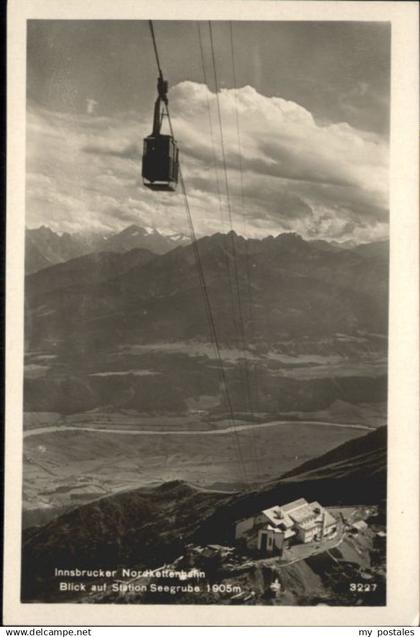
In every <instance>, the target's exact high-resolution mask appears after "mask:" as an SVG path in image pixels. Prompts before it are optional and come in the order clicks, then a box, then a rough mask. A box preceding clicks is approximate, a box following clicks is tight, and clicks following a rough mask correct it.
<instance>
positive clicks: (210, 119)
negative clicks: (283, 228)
mask: <svg viewBox="0 0 420 637" xmlns="http://www.w3.org/2000/svg"><path fill="white" fill-rule="evenodd" d="M197 30H198V40H199V47H200V58H201V68H202V73H203V79H204V83H205V84H206V86H207V87H209V88H210V83H209V81H208V78H207V73H206V65H205V57H204V45H203V38H202V35H201V28H200V23H199V22H197ZM206 98H207V100H206V101H207V113H208V119H209V130H210V138H211V145H212V155H213V165H214V171H215V175H216V187H217V196H218V203H219V210H220V218H221V221H222V224H224V214H223V203H222V192H221V188H220V182H219V172H218V169H217V163H218V159H217V153H216V143H215V138H214V130H213V122H212V117H211V109H210V100H209V96H208V93H207V92H206ZM223 255H224V257H225V261H226V272H227V275H228V276H227V280H228V283H229V289H230V305H231V308H230V310H231V316H232V319H233V321H235V318H234V317H235V292H234V289H233V282H232V277H231V275H230V263H229V254H227V253H226V252H225V250H223ZM235 329H236V326H235Z"/></svg>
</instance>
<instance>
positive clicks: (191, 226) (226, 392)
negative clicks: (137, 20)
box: [149, 20, 249, 486]
mask: <svg viewBox="0 0 420 637" xmlns="http://www.w3.org/2000/svg"><path fill="white" fill-rule="evenodd" d="M149 27H150V32H151V35H152V41H153V47H154V51H155V57H156V64H157V67H158V71H159V75H160V77H161V78H162V79H163V74H162V69H161V66H160V60H159V53H158V49H157V44H156V38H155V34H154V29H153V22H152V20H149ZM165 109H166V115H167V118H168V123H169V129H170V132H171V136H172V138H175V135H174V130H173V126H172V120H171V116H170V113H169V108H168V104H165ZM179 179H180V183H181V188H182V192H183V195H184V201H185V209H186V213H187V222H188V226H189V229H190V233H191V238H192V249H193V252H194V257H195V262H196V266H197V270H198V276H199V282H200V288H201V291H202V295H203V299H204V305H205V310H206V314H207V319H208V323H209V328H210V334H211V337H212V339H213V343H214V346H215V350H216V355H217V360H218V363H219V373H220V377H221V382H222V390H223V394H224V396H225V401H226V405H227V407H228V411H229V415H230V419H231V422H232V428H233V431H234V434H235V442H236V446H237V452H238V458H239V462H240V467H241V470H242V474H243V480H244V485H245V486H246V485H247V484H248V485H249V479H248V476H247V472H246V468H245V461H244V458H243V456H242V450H241V446H240V441H239V436H238V432H237V429H236V425H235V418H234V412H233V406H232V401H231V398H230V393H229V389H228V384H227V377H226V371H225V367H224V363H223V359H222V356H221V352H220V345H219V341H218V337H217V330H216V324H215V320H214V315H213V311H212V307H211V303H210V297H209V293H208V288H207V283H206V279H205V275H204V269H203V264H202V261H201V256H200V251H199V249H198V243H197V235H196V232H195V228H194V222H193V218H192V214H191V208H190V204H189V199H188V195H187V189H186V186H185V181H184V176H183V173H182V169H181V164H179Z"/></svg>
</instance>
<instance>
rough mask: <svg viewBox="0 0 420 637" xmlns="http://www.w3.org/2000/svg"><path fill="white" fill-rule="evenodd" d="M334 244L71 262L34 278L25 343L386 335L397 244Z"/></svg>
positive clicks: (115, 255)
mask: <svg viewBox="0 0 420 637" xmlns="http://www.w3.org/2000/svg"><path fill="white" fill-rule="evenodd" d="M120 238H121V236H120ZM120 238H119V239H118V241H119V240H120ZM107 245H108V244H107ZM328 246H329V244H327V246H325V245H324V244H323V243H322V242H321V245H320V242H310V241H305V240H304V239H303V238H302V237H300V236H299V235H296V234H294V233H286V234H282V235H279V236H278V237H267V238H266V239H262V240H257V239H248V240H246V239H244V238H243V237H241V236H238V235H236V234H235V233H233V232H231V233H229V234H227V235H226V234H220V233H219V234H215V235H212V236H209V237H203V238H202V239H200V240H198V242H197V244H196V245H195V246H193V245H185V246H178V247H177V248H175V249H173V250H171V251H169V252H166V253H164V254H160V255H156V254H152V252H151V251H149V250H145V249H143V248H141V249H140V248H135V249H132V250H129V251H126V252H122V253H120V252H108V251H107V252H106V253H105V252H101V253H99V254H90V255H88V256H84V257H79V258H76V259H72V260H69V261H67V262H65V263H61V264H57V265H54V266H50V267H48V268H44V269H42V270H40V271H39V272H37V273H34V274H31V275H29V276H27V277H26V337H27V339H28V341H29V346H30V347H35V346H39V345H41V344H42V343H44V344H45V342H50V343H51V342H52V341H55V342H66V343H67V344H68V346H71V347H77V346H78V344H79V346H80V342H81V341H83V343H85V344H87V343H89V342H91V343H93V342H94V343H95V347H97V346H98V344H100V343H102V345H104V344H105V343H109V342H111V341H113V342H118V344H119V345H120V346H121V345H124V343H134V342H136V343H148V342H156V341H162V340H166V341H177V340H178V341H179V340H184V341H185V340H191V339H199V340H207V341H208V340H210V333H209V319H210V321H213V323H214V325H215V329H216V331H217V336H218V338H219V340H220V342H221V343H226V344H229V345H231V346H236V347H238V346H239V347H240V346H241V344H242V345H243V344H244V343H254V344H258V343H260V344H267V343H268V344H273V343H276V342H280V341H287V340H296V339H300V340H301V339H308V338H309V339H318V340H319V339H325V338H332V337H334V336H335V335H336V334H337V333H338V334H344V335H351V336H352V337H354V338H357V337H358V335H359V336H360V334H361V333H372V334H377V335H382V337H385V336H386V332H387V304H388V243H387V242H378V243H372V244H367V245H364V246H356V247H355V248H351V249H337V248H335V247H333V248H332V249H330V247H328ZM197 253H198V254H199V259H200V264H199V267H197V260H196V259H197ZM200 268H201V272H202V274H203V277H200ZM203 279H204V285H205V289H203ZM203 294H204V296H203ZM205 298H207V299H208V304H207V306H206V303H205V302H204V299H205ZM209 306H210V308H211V315H210V316H209V314H208V312H206V309H207V310H208V308H209Z"/></svg>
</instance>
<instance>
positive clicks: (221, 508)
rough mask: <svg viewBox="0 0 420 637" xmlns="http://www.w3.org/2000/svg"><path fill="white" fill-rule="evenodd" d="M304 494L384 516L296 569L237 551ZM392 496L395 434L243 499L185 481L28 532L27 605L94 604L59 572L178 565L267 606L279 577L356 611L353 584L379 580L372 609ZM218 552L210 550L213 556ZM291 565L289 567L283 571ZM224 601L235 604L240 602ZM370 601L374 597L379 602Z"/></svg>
mask: <svg viewBox="0 0 420 637" xmlns="http://www.w3.org/2000/svg"><path fill="white" fill-rule="evenodd" d="M297 497H305V498H307V499H314V498H316V499H317V500H318V501H320V502H322V504H323V505H324V506H329V507H346V506H347V507H349V506H350V507H352V508H353V509H354V510H355V509H360V510H362V512H364V513H363V516H362V517H363V518H364V519H367V520H368V521H369V519H370V518H371V517H372V515H373V514H374V515H375V517H374V518H373V519H372V520H371V521H370V522H369V526H368V528H369V531H366V534H365V536H364V535H363V534H361V535H360V538H359V539H357V538H356V539H355V536H356V535H357V533H356V534H355V533H350V532H349V533H347V535H346V536H345V537H343V543H340V547H339V548H338V550H337V551H335V550H333V547H330V548H329V549H328V554H326V555H323V554H322V551H321V553H319V552H318V553H317V554H316V555H314V556H313V558H312V557H310V558H308V559H305V560H303V561H301V562H299V563H297V564H293V565H292V564H290V565H285V564H283V565H281V564H280V563H279V561H278V559H277V562H276V561H275V558H273V559H274V562H273V561H271V562H269V563H267V562H266V561H264V560H262V561H261V559H258V558H257V557H256V556H252V555H245V554H243V549H239V548H236V549H235V542H234V523H235V521H237V520H239V519H241V518H243V517H246V516H247V515H250V514H252V513H255V512H258V511H261V510H262V509H264V508H267V507H269V506H272V505H274V504H277V503H279V502H288V501H291V500H293V499H295V498H297ZM385 497H386V428H381V429H378V430H376V431H375V432H373V433H370V434H368V435H367V436H363V437H359V438H356V439H354V440H352V441H350V442H347V443H345V444H343V445H341V446H339V447H338V448H336V449H334V450H333V451H331V452H329V453H327V454H325V455H323V456H321V457H319V458H317V459H316V460H314V461H311V462H309V463H306V464H304V465H302V466H301V467H299V468H298V469H296V470H294V471H293V472H291V473H289V474H286V475H284V476H282V477H280V478H279V479H278V480H276V481H272V482H270V483H267V484H264V485H261V486H259V487H258V489H256V490H250V491H246V492H243V493H240V494H235V495H227V494H223V493H217V492H206V491H205V490H201V489H197V488H196V487H193V486H191V485H188V484H186V483H183V482H179V481H178V482H172V483H166V484H163V485H161V486H159V487H157V488H154V489H136V490H132V491H128V492H124V493H119V494H116V495H114V496H111V497H106V498H102V499H99V500H97V501H96V502H94V503H90V504H86V505H84V506H80V507H77V508H76V509H74V510H72V511H70V512H68V513H65V514H63V515H61V516H59V517H58V518H57V519H55V520H53V521H52V522H50V523H48V524H47V525H44V526H41V527H32V528H29V529H27V530H26V531H25V532H24V542H23V563H24V565H25V567H24V568H23V571H22V586H23V588H22V597H23V599H24V600H25V601H39V600H45V601H51V602H59V601H61V602H62V601H69V599H70V600H72V601H73V600H76V601H77V600H79V601H81V600H84V601H89V600H88V599H87V597H88V596H86V595H84V594H80V593H79V594H75V593H74V592H70V595H69V596H67V597H66V595H63V593H62V592H59V591H58V581H59V580H60V578H58V579H57V577H56V576H55V574H54V573H55V569H56V568H59V569H66V568H68V569H75V568H79V569H88V568H101V569H117V571H118V572H120V569H123V568H127V569H132V570H136V569H137V570H139V569H146V568H147V569H152V570H153V569H158V568H161V567H163V566H164V565H170V564H175V565H176V566H178V567H182V568H187V567H188V568H190V569H191V568H196V569H200V568H203V569H204V570H205V572H206V573H207V575H206V578H207V579H206V581H208V582H209V583H210V584H215V583H216V584H217V583H218V584H221V583H224V584H227V583H230V584H231V585H233V584H234V583H235V582H236V586H238V585H239V584H238V582H239V583H240V589H241V591H243V590H245V591H247V593H248V594H250V593H252V591H254V595H251V597H250V600H251V603H255V602H257V603H264V602H263V600H264V599H267V595H269V590H268V589H269V585H270V584H271V583H272V582H273V581H274V580H275V576H276V573H277V577H280V579H281V583H282V586H283V587H284V588H286V589H288V590H289V589H291V588H293V591H294V592H293V595H292V603H314V599H323V600H324V601H325V600H327V601H328V600H330V602H329V603H342V604H353V603H355V597H357V595H351V592H352V591H351V590H350V589H349V587H348V586H347V584H348V583H349V582H351V581H353V579H355V578H356V580H355V581H362V582H363V581H371V580H372V578H376V579H375V581H376V582H377V583H378V582H379V583H380V587H379V590H378V589H376V590H378V595H377V596H375V600H374V602H373V601H372V598H371V599H370V603H384V601H383V595H384V584H383V579H384V570H383V569H384V555H385V553H384V543H383V542H382V540H381V539H380V537H381V536H377V535H376V532H377V531H381V529H383V525H384V515H385ZM372 507H373V508H372ZM373 512H374V513H373ZM336 515H337V516H338V514H336ZM359 517H360V516H359ZM349 529H350V526H349ZM378 538H379V539H378ZM381 542H382V544H381ZM215 544H217V545H218V546H220V547H226V548H225V549H222V548H221V549H220V550H219V549H217V550H216V551H214V550H213V549H211V547H212V546H213V545H215ZM208 546H210V553H209V551H208V549H206V550H204V549H205V547H208ZM200 547H201V548H202V549H203V550H201V549H200ZM212 550H213V553H212ZM203 551H204V552H203ZM238 551H239V553H238ZM357 555H358V556H359V557H357ZM206 560H207V562H206ZM283 567H285V568H286V570H284V571H281V572H280V571H279V569H280V568H282V569H283ZM375 569H376V570H375ZM362 572H363V573H364V575H363V577H362ZM62 579H63V578H61V580H62ZM99 579H100V578H99ZM131 579H133V578H131ZM134 579H135V578H134ZM291 580H294V584H293V586H292V585H291V583H290V581H291ZM379 580H380V581H379ZM72 581H78V582H83V581H84V582H85V583H86V581H87V580H86V578H77V579H76V580H72ZM288 582H289V583H288ZM90 583H91V582H90ZM95 583H96V585H100V584H101V583H102V584H103V581H102V582H98V581H96V580H95ZM172 583H173V582H172ZM340 587H341V588H340ZM82 592H83V591H82ZM187 592H188V591H187ZM210 592H212V591H210ZM204 593H205V591H204ZM222 597H223V598H225V602H226V603H232V600H231V597H232V596H231V595H228V596H227V597H226V596H225V595H222ZM359 598H361V596H360V595H359ZM164 599H166V598H165V597H164ZM219 599H220V596H218V595H216V596H214V595H207V594H203V596H200V595H198V596H197V594H194V595H192V596H188V595H186V596H184V595H177V596H175V597H172V598H171V597H170V598H169V601H172V602H173V603H182V602H185V603H214V602H217V601H218V600H219ZM364 599H365V600H366V599H368V600H369V595H368V596H367V597H366V596H365V597H364ZM158 600H159V601H162V596H157V597H156V596H154V601H158ZM305 600H306V601H305ZM90 601H94V602H95V601H96V602H100V601H107V596H105V597H104V596H103V595H100V596H99V597H98V596H95V595H94V596H93V597H92V596H91V599H90ZM108 601H120V602H135V601H138V602H141V601H143V602H146V601H147V602H148V603H149V602H150V600H149V597H148V596H146V597H144V596H143V595H139V596H137V597H136V596H134V598H133V597H132V596H129V597H128V598H127V597H125V596H124V595H122V596H118V595H117V596H113V598H112V599H111V600H108ZM166 601H167V600H166ZM289 601H290V600H289ZM361 603H364V602H363V601H362V602H361ZM365 603H369V602H366V601H365Z"/></svg>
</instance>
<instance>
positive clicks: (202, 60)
mask: <svg viewBox="0 0 420 637" xmlns="http://www.w3.org/2000/svg"><path fill="white" fill-rule="evenodd" d="M197 32H198V42H199V46H200V60H201V69H202V73H203V80H204V84H205V85H206V88H209V87H210V85H209V82H208V79H207V73H206V65H205V58H204V46H203V38H202V35H201V28H200V23H199V22H197ZM206 102H207V113H208V119H209V131H210V139H211V146H212V155H213V165H214V172H215V174H216V187H217V198H218V202H219V210H220V216H221V219H222V222H223V205H222V194H221V190H220V183H219V171H218V170H217V156H216V144H215V141H214V131H213V122H212V118H211V110H210V100H209V96H208V93H207V91H206Z"/></svg>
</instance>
